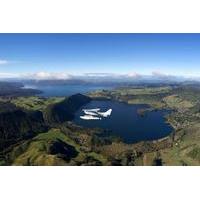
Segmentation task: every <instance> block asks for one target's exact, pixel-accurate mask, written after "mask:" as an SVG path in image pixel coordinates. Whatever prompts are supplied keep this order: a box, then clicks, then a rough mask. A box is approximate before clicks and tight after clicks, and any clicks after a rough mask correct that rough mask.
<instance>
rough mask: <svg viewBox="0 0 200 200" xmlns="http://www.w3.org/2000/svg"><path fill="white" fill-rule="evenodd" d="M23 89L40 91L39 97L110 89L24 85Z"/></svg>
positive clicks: (88, 86) (105, 87) (89, 86)
mask: <svg viewBox="0 0 200 200" xmlns="http://www.w3.org/2000/svg"><path fill="white" fill-rule="evenodd" d="M24 88H32V89H38V90H40V91H42V93H41V94H39V96H43V97H53V96H70V95H73V94H77V93H81V94H86V93H88V92H92V91H95V90H101V89H111V87H108V86H94V85H53V86H51V85H49V86H46V85H25V87H24Z"/></svg>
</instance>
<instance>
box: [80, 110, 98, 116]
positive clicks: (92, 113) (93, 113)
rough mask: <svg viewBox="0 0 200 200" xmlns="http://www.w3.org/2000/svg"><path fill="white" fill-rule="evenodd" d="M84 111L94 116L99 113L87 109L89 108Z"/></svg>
mask: <svg viewBox="0 0 200 200" xmlns="http://www.w3.org/2000/svg"><path fill="white" fill-rule="evenodd" d="M83 112H84V113H85V114H86V115H92V116H97V115H98V114H97V113H96V112H94V111H93V112H92V111H87V110H83Z"/></svg>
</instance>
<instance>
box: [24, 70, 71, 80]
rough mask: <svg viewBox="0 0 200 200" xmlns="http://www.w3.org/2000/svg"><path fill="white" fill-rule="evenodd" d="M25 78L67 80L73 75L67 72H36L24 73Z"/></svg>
mask: <svg viewBox="0 0 200 200" xmlns="http://www.w3.org/2000/svg"><path fill="white" fill-rule="evenodd" d="M22 77H23V78H28V79H35V80H66V79H70V78H71V77H72V76H71V75H70V74H68V73H66V72H43V71H41V72H36V73H32V74H24V75H22Z"/></svg>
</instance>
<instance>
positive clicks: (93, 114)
mask: <svg viewBox="0 0 200 200" xmlns="http://www.w3.org/2000/svg"><path fill="white" fill-rule="evenodd" d="M99 111H100V108H95V109H83V112H84V113H85V115H84V116H80V118H81V119H85V120H101V119H102V118H101V117H108V116H110V115H111V113H112V109H109V110H107V111H106V112H99Z"/></svg>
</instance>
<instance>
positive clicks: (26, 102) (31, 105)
mask: <svg viewBox="0 0 200 200" xmlns="http://www.w3.org/2000/svg"><path fill="white" fill-rule="evenodd" d="M62 100H64V97H51V98H41V97H37V96H31V97H18V98H15V99H12V100H11V102H12V103H14V104H15V105H16V106H19V107H22V108H25V109H28V110H41V111H42V110H44V109H45V108H46V107H47V106H48V105H49V104H54V103H58V102H60V101H62Z"/></svg>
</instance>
